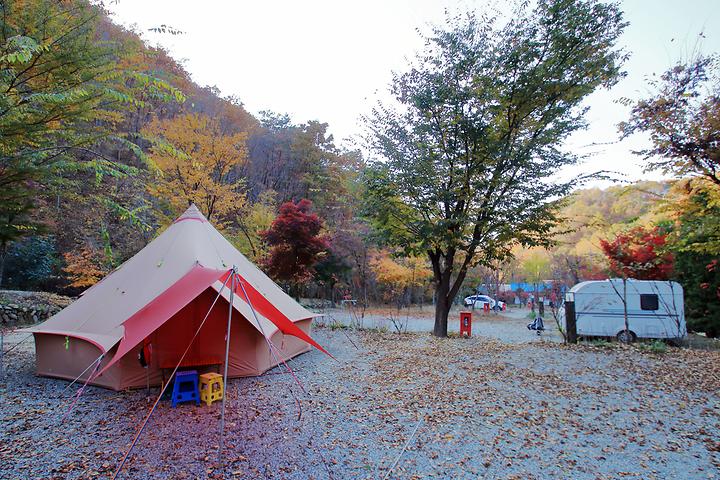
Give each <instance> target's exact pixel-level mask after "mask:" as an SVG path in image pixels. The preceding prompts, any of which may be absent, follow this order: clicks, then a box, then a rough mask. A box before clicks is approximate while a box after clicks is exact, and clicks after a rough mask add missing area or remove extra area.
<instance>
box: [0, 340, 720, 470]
mask: <svg viewBox="0 0 720 480" xmlns="http://www.w3.org/2000/svg"><path fill="white" fill-rule="evenodd" d="M314 336H315V337H316V338H317V339H318V341H320V343H321V344H323V345H325V346H326V347H327V348H328V349H329V350H330V351H331V352H332V353H333V355H335V356H336V357H337V359H338V362H335V361H333V360H331V359H329V358H327V357H325V356H324V355H322V354H320V353H318V352H310V353H307V354H305V355H302V356H300V357H299V358H297V359H295V360H293V361H292V362H291V365H292V367H293V368H294V369H295V371H296V373H297V375H298V377H299V378H300V380H301V382H302V383H303V385H304V386H305V388H306V391H307V395H304V394H302V392H299V390H298V388H297V387H295V386H294V384H293V382H292V379H291V378H290V377H289V376H288V375H287V374H285V373H283V372H281V371H280V370H279V369H275V370H273V371H271V372H268V374H266V375H263V376H261V377H256V378H246V379H238V380H232V381H231V382H230V385H229V387H228V392H229V393H228V395H229V397H228V415H227V419H228V424H227V425H228V430H227V437H226V438H227V442H226V444H227V452H226V459H227V460H228V464H227V466H226V468H225V469H224V470H221V469H220V468H218V466H217V464H216V458H217V450H216V448H217V441H218V437H217V426H218V418H219V408H220V407H219V404H215V405H213V406H212V407H206V406H200V407H196V406H194V405H189V404H185V405H181V406H179V407H178V408H175V409H173V408H171V407H170V405H169V402H168V401H163V402H162V403H161V404H160V406H159V408H158V410H157V412H156V413H155V415H154V416H153V418H152V420H151V421H150V423H149V425H148V429H147V432H146V434H145V435H143V437H142V438H141V440H140V442H139V443H138V447H137V451H136V453H135V454H134V455H133V457H131V459H130V461H129V463H128V467H127V470H125V472H124V475H123V476H121V478H133V479H146V478H147V479H150V478H152V479H155V478H163V479H170V478H173V479H177V478H188V479H190V478H192V479H195V478H273V479H286V478H287V479H328V478H329V479H344V478H361V479H363V478H367V479H380V478H384V477H385V476H386V474H387V473H388V468H389V466H391V465H392V464H393V462H394V461H395V460H396V459H397V458H398V455H399V453H400V452H401V449H402V447H403V445H404V444H405V442H406V441H407V440H408V438H409V436H410V434H411V432H412V431H413V430H414V429H415V427H416V426H418V421H420V420H422V422H421V423H420V425H419V426H418V428H417V434H416V436H415V438H414V439H413V441H411V442H410V443H409V444H408V448H407V450H406V451H405V452H404V454H403V455H402V457H401V458H400V460H399V461H398V462H397V466H396V467H395V469H394V470H393V471H392V472H391V473H390V475H389V476H388V477H389V478H402V479H417V478H461V479H463V478H468V479H470V478H473V479H474V478H502V479H512V478H517V479H534V478H538V479H539V478H543V479H544V478H548V479H549V478H576V479H588V480H589V479H593V480H594V479H611V478H621V477H622V478H638V479H639V478H643V479H648V478H649V479H652V478H657V479H664V478H685V479H708V478H720V473H719V470H718V467H719V466H720V436H719V435H718V431H720V397H719V394H718V391H719V390H720V354H719V353H718V352H697V351H688V350H679V349H671V351H670V353H668V354H665V355H661V356H655V355H651V354H647V353H642V352H639V351H638V350H637V349H635V348H630V347H627V348H613V349H599V348H592V347H587V346H573V347H568V346H563V345H559V344H555V343H551V342H532V343H520V344H517V343H501V342H498V341H495V340H493V339H488V338H480V337H476V338H472V339H465V340H463V339H437V338H434V337H432V336H430V335H427V334H420V333H418V334H404V335H399V334H393V333H378V332H357V331H345V330H331V329H329V328H325V329H318V330H316V331H315V333H314ZM9 341H12V339H10V340H9ZM8 357H11V358H12V368H11V370H10V372H9V373H8V375H7V376H6V377H5V379H4V380H3V382H2V384H1V385H0V397H1V398H2V399H3V401H2V403H1V404H0V478H3V479H5V478H8V479H28V478H32V479H35V478H53V479H66V478H67V479H75V478H108V477H109V475H110V474H111V473H112V471H113V469H114V467H115V465H116V462H117V461H118V460H119V458H120V456H121V454H122V452H123V451H124V449H125V448H126V446H127V445H128V444H129V442H130V441H131V439H132V436H133V434H134V432H135V429H136V427H137V425H138V424H139V422H140V420H141V419H142V418H143V416H144V414H145V413H146V412H147V411H148V408H149V401H150V400H151V398H152V395H155V394H156V392H157V390H156V389H153V391H152V392H151V394H152V395H147V394H146V393H145V391H132V392H120V393H118V392H111V391H108V390H103V389H100V388H94V387H91V388H89V389H88V391H87V392H86V393H85V394H84V395H83V397H82V398H81V399H80V400H79V401H78V404H77V406H76V408H75V410H74V411H73V412H72V414H70V415H69V416H68V418H67V419H66V420H65V421H64V422H62V421H60V418H61V416H62V414H63V413H64V412H65V411H66V409H67V404H68V401H69V400H70V398H71V396H72V394H73V393H74V392H73V391H63V390H64V388H65V387H66V385H67V383H66V382H64V381H59V380H53V379H46V378H39V377H36V376H34V375H33V348H32V343H30V342H28V343H27V344H24V345H23V346H22V348H18V349H16V350H15V351H14V352H12V353H11V354H10V355H9V356H8ZM291 389H292V390H293V392H294V393H295V394H296V395H298V396H300V397H301V409H302V410H301V411H299V410H298V407H297V404H296V402H295V400H294V399H293V396H292V394H291V393H290V392H291ZM73 390H74V389H73ZM299 413H301V415H300V418H298V414H299Z"/></svg>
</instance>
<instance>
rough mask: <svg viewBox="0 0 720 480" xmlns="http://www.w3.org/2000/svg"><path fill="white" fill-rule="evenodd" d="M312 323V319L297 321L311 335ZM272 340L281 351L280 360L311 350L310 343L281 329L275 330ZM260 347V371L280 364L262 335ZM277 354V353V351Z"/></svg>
mask: <svg viewBox="0 0 720 480" xmlns="http://www.w3.org/2000/svg"><path fill="white" fill-rule="evenodd" d="M311 324H312V319H309V318H308V319H307V320H300V321H298V322H295V325H297V326H298V327H300V329H301V330H302V331H303V332H305V333H307V334H308V335H310V326H311ZM271 341H272V343H273V345H275V347H276V348H277V349H278V350H279V351H280V355H279V357H280V358H278V360H279V361H282V360H288V359H290V358H292V357H295V356H297V355H300V354H301V353H305V352H307V351H309V350H310V345H308V344H307V343H305V342H304V341H302V340H300V339H298V338H296V337H293V336H291V335H285V334H284V333H282V332H281V331H277V332H275V334H274V335H273V336H272V337H271ZM258 343H259V345H258V347H257V353H258V360H257V362H258V365H259V366H260V372H259V373H258V374H260V373H264V372H266V371H268V370H270V369H271V368H273V367H275V366H276V365H277V364H278V361H276V360H275V357H273V356H272V355H271V353H270V350H269V348H268V346H267V342H265V339H264V338H263V337H262V336H260V338H259V339H258ZM276 356H278V355H277V353H276Z"/></svg>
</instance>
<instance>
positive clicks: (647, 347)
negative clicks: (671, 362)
mask: <svg viewBox="0 0 720 480" xmlns="http://www.w3.org/2000/svg"><path fill="white" fill-rule="evenodd" d="M638 348H639V349H640V350H642V351H643V352H648V353H655V354H658V355H660V354H663V353H667V350H668V346H667V344H666V343H665V342H663V341H662V340H653V341H651V342H647V343H641V344H640V345H639V347H638Z"/></svg>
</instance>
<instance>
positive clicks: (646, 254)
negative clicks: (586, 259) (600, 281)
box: [600, 227, 674, 280]
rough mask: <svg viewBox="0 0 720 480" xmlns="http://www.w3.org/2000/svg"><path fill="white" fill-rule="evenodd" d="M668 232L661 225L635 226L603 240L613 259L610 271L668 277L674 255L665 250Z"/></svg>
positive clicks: (639, 276) (644, 277) (647, 277)
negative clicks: (613, 237) (610, 239)
mask: <svg viewBox="0 0 720 480" xmlns="http://www.w3.org/2000/svg"><path fill="white" fill-rule="evenodd" d="M666 243H667V234H666V233H662V232H661V231H660V230H659V229H658V227H653V228H644V227H636V228H633V229H631V230H628V231H627V232H623V233H620V234H618V236H617V237H615V240H613V241H608V240H600V247H601V248H602V250H603V252H604V253H605V255H606V256H607V258H608V260H610V270H612V272H613V273H615V274H616V275H620V276H621V277H624V278H634V279H637V280H667V279H668V278H669V276H670V274H672V271H673V264H674V257H673V254H672V253H671V252H669V251H667V250H666V248H665V245H666Z"/></svg>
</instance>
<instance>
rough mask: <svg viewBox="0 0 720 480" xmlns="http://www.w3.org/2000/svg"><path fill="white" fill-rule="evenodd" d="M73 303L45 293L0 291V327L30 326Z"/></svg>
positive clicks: (64, 298)
mask: <svg viewBox="0 0 720 480" xmlns="http://www.w3.org/2000/svg"><path fill="white" fill-rule="evenodd" d="M72 301H73V299H72V298H70V297H63V296H62V295H55V294H54V293H47V292H21V291H16V290H0V327H2V328H14V327H16V326H20V325H32V324H34V323H38V322H42V321H43V320H46V319H47V318H49V317H51V316H53V315H55V314H56V313H57V312H59V311H60V310H62V309H63V308H65V307H67V306H68V305H70V303H71V302H72Z"/></svg>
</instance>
